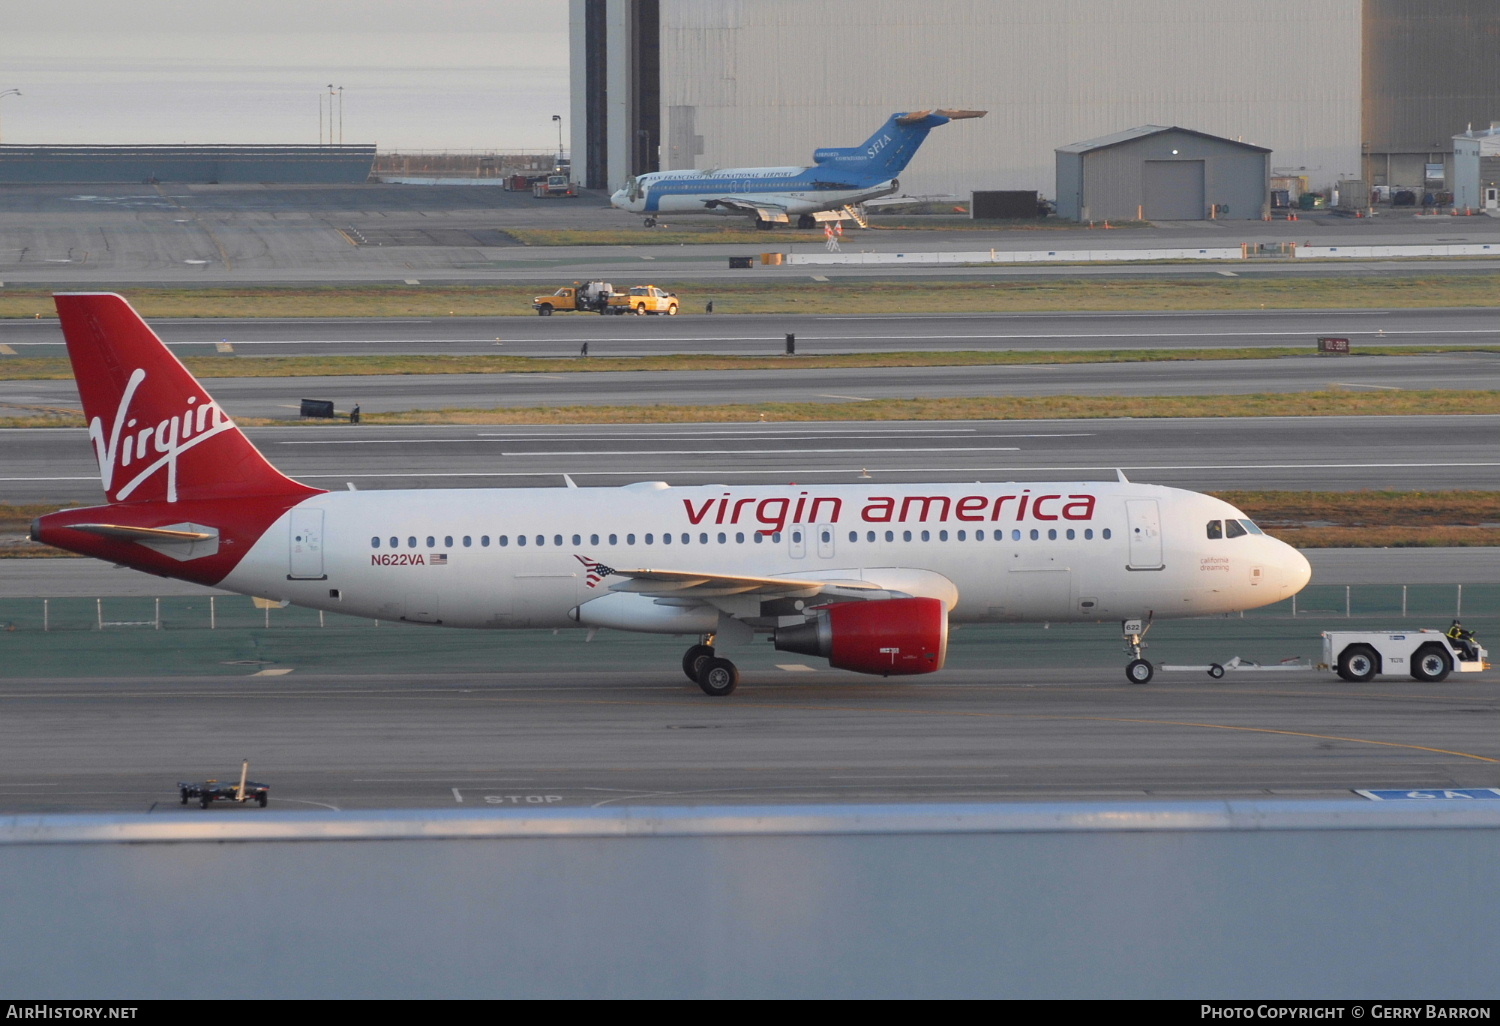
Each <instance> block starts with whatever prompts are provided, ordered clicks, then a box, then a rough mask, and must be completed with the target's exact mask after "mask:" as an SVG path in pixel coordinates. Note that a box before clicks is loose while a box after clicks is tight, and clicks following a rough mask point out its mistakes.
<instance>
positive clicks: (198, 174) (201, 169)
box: [0, 143, 375, 185]
mask: <svg viewBox="0 0 1500 1026" xmlns="http://www.w3.org/2000/svg"><path fill="white" fill-rule="evenodd" d="M374 164H375V145H374V144H373V143H371V144H369V145H349V146H342V145H341V146H15V145H0V184H5V185H20V184H26V183H50V182H78V183H80V184H82V183H90V182H92V183H107V182H116V183H127V184H128V183H141V182H193V183H199V184H203V183H208V184H228V183H231V182H236V183H259V184H297V185H359V184H363V183H364V182H365V181H367V180H368V179H369V177H370V170H371V168H372V167H373V166H374Z"/></svg>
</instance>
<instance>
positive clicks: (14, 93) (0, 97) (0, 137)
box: [0, 89, 561, 140]
mask: <svg viewBox="0 0 1500 1026" xmlns="http://www.w3.org/2000/svg"><path fill="white" fill-rule="evenodd" d="M20 95H21V90H19V89H7V90H5V92H3V93H0V100H3V99H5V98H6V97H7V96H20ZM558 138H561V136H559V137H558ZM3 139H4V136H3V135H0V140H3Z"/></svg>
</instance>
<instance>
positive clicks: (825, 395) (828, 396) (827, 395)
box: [818, 392, 875, 403]
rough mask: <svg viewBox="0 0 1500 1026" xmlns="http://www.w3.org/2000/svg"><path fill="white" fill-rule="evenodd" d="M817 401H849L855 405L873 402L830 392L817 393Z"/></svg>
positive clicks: (862, 397) (863, 397)
mask: <svg viewBox="0 0 1500 1026" xmlns="http://www.w3.org/2000/svg"><path fill="white" fill-rule="evenodd" d="M818 398H819V399H850V400H852V401H854V402H857V403H873V402H874V401H875V400H874V399H870V398H868V397H866V396H862V395H835V394H834V393H832V392H819V393H818Z"/></svg>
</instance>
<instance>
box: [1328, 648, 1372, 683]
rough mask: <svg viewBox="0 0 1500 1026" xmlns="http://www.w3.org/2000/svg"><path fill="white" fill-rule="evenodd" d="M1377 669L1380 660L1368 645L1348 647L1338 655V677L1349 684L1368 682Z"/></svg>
mask: <svg viewBox="0 0 1500 1026" xmlns="http://www.w3.org/2000/svg"><path fill="white" fill-rule="evenodd" d="M1379 668H1380V660H1379V659H1377V658H1376V656H1375V650H1374V649H1373V648H1371V647H1370V646H1369V645H1350V646H1349V647H1348V648H1346V649H1344V651H1342V652H1340V653H1339V662H1338V675H1339V676H1340V677H1342V678H1344V679H1345V680H1347V681H1349V682H1351V683H1354V684H1362V683H1364V682H1365V681H1367V680H1370V679H1371V678H1373V677H1374V676H1375V674H1376V673H1377V672H1378V671H1379Z"/></svg>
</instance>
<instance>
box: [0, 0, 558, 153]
mask: <svg viewBox="0 0 1500 1026" xmlns="http://www.w3.org/2000/svg"><path fill="white" fill-rule="evenodd" d="M330 83H331V84H333V85H334V86H335V87H337V86H343V87H344V90H343V140H344V141H345V142H348V143H371V142H373V143H376V144H378V145H379V146H380V148H381V149H382V150H395V149H403V150H413V149H537V148H541V149H544V150H551V149H555V148H556V146H557V125H556V123H554V122H553V121H552V115H553V114H562V115H565V116H566V115H567V113H568V108H567V100H568V4H567V0H250V2H240V3H222V2H219V3H216V2H212V0H191V2H189V0H37V2H34V3H24V4H22V3H6V4H5V9H4V11H3V14H0V92H4V91H5V90H7V89H19V90H21V92H22V94H23V95H21V96H7V97H5V98H3V99H0V133H3V135H0V141H3V142H6V143H316V142H318V141H319V115H320V111H321V113H322V116H323V117H324V118H327V116H328V115H327V110H328V102H327V99H326V96H325V94H326V93H327V87H328V85H329V84H330ZM333 120H334V121H335V122H337V120H338V105H337V102H335V103H334V105H333ZM327 131H328V128H327V125H326V122H325V124H324V127H323V129H322V132H323V138H325V139H326V138H327ZM334 132H335V141H337V138H336V136H337V128H335V129H334Z"/></svg>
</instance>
